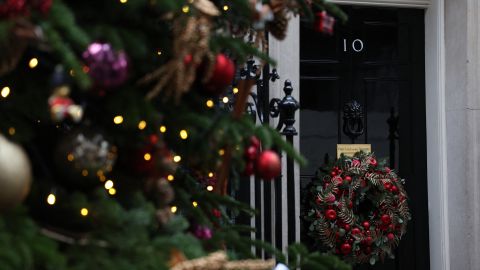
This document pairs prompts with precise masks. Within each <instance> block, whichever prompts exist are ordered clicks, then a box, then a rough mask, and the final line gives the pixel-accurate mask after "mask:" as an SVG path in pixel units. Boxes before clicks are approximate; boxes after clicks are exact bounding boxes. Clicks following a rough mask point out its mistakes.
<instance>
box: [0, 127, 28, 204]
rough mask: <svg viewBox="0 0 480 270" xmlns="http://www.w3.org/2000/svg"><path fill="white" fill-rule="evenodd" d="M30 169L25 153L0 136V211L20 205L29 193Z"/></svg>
mask: <svg viewBox="0 0 480 270" xmlns="http://www.w3.org/2000/svg"><path fill="white" fill-rule="evenodd" d="M31 183H32V169H31V165H30V160H29V159H28V156H27V154H26V153H25V151H24V150H23V149H22V148H21V147H20V146H19V145H17V144H15V143H12V142H10V141H9V140H7V139H6V138H5V137H4V136H3V135H1V134H0V211H2V210H6V209H10V208H13V207H15V206H16V205H18V204H20V203H21V202H22V201H23V200H24V199H25V197H26V196H27V195H28V192H29V191H30V185H31Z"/></svg>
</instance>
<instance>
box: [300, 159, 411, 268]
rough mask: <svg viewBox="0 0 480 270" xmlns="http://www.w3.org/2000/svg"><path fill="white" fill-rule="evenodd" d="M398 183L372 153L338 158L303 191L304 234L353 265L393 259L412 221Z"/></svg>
mask: <svg viewBox="0 0 480 270" xmlns="http://www.w3.org/2000/svg"><path fill="white" fill-rule="evenodd" d="M403 184H404V180H403V179H400V178H399V177H398V175H397V174H396V173H395V172H394V171H393V170H391V169H389V168H388V167H385V166H384V164H383V163H382V162H377V159H376V158H375V156H374V155H373V154H365V153H363V152H361V153H357V154H355V156H354V157H345V156H342V157H341V158H340V159H339V160H338V161H337V162H336V163H335V164H334V166H333V167H328V168H323V169H321V170H320V171H319V173H318V174H317V176H316V177H315V178H314V179H313V181H312V183H311V184H310V186H309V187H308V197H307V198H309V199H307V200H306V201H305V203H306V205H305V207H304V213H303V219H304V220H305V222H306V223H307V224H308V225H309V235H310V236H311V237H312V238H313V239H314V240H315V242H316V243H317V244H318V245H319V246H321V247H322V248H323V249H324V250H323V251H327V252H330V253H337V254H338V255H339V256H341V257H342V258H343V259H344V260H345V261H347V262H350V263H353V264H361V263H370V264H375V263H376V262H378V261H383V260H384V259H385V258H386V257H393V251H394V249H395V248H396V247H397V246H398V244H399V241H400V239H401V238H402V236H403V235H404V234H405V233H406V229H407V221H408V220H410V218H411V216H410V211H409V208H408V204H407V200H406V198H407V194H406V192H405V189H404V186H403ZM392 190H395V192H393V191H392ZM331 198H335V199H334V200H332V199H331ZM347 228H348V229H347Z"/></svg>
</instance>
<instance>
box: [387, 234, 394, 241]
mask: <svg viewBox="0 0 480 270" xmlns="http://www.w3.org/2000/svg"><path fill="white" fill-rule="evenodd" d="M387 238H388V240H389V241H393V240H394V239H395V235H394V234H393V233H389V234H387Z"/></svg>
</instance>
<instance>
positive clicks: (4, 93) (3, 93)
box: [0, 86, 10, 98]
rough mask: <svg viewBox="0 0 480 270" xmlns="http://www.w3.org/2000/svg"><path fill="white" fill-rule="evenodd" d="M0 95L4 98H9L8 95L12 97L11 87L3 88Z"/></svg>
mask: <svg viewBox="0 0 480 270" xmlns="http://www.w3.org/2000/svg"><path fill="white" fill-rule="evenodd" d="M0 95H1V96H2V97H3V98H6V97H8V95H10V87H8V86H5V87H3V88H2V91H0Z"/></svg>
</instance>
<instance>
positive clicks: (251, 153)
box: [245, 145, 258, 161]
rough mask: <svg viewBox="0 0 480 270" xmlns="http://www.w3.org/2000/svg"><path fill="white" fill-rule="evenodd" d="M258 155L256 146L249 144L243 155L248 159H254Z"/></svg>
mask: <svg viewBox="0 0 480 270" xmlns="http://www.w3.org/2000/svg"><path fill="white" fill-rule="evenodd" d="M257 155H258V148H257V147H255V146H253V145H251V146H249V147H247V149H245V157H246V158H247V160H248V161H254V160H255V159H256V158H257Z"/></svg>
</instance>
